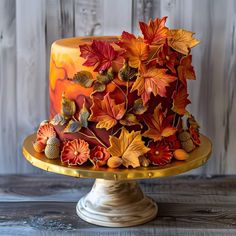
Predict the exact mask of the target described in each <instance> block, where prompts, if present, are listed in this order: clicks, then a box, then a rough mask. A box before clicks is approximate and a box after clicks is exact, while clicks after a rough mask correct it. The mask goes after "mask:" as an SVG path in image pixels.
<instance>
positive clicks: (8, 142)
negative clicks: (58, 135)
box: [0, 0, 18, 173]
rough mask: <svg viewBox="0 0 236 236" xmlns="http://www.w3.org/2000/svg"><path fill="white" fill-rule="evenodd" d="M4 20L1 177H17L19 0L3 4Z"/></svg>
mask: <svg viewBox="0 0 236 236" xmlns="http://www.w3.org/2000/svg"><path fill="white" fill-rule="evenodd" d="M0 17H1V19H0V104H1V105H0V162H1V163H2V164H1V165H0V173H10V172H12V173H14V172H16V165H15V158H16V156H17V149H16V146H17V132H18V131H17V127H16V120H17V116H16V107H17V99H16V85H17V80H16V70H15V68H16V35H15V31H16V21H15V18H16V7H15V0H3V1H0ZM13 157H15V158H13ZM3 163H4V165H3Z"/></svg>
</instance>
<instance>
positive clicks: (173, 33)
mask: <svg viewBox="0 0 236 236" xmlns="http://www.w3.org/2000/svg"><path fill="white" fill-rule="evenodd" d="M193 35H194V33H193V32H190V31H187V30H183V29H172V30H170V31H169V37H168V45H169V46H170V47H172V48H173V49H174V50H175V51H177V52H180V53H182V54H184V55H188V54H189V49H190V48H192V47H195V46H196V45H198V44H199V43H200V41H199V40H197V39H195V38H194V37H193Z"/></svg>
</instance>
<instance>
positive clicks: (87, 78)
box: [72, 70, 94, 88]
mask: <svg viewBox="0 0 236 236" xmlns="http://www.w3.org/2000/svg"><path fill="white" fill-rule="evenodd" d="M72 80H73V81H74V82H75V83H77V84H79V85H81V86H82V87H84V88H90V87H91V86H92V84H93V81H94V80H93V76H92V74H91V73H90V72H89V71H85V70H82V71H79V72H77V73H76V74H75V75H74V77H73V79H72Z"/></svg>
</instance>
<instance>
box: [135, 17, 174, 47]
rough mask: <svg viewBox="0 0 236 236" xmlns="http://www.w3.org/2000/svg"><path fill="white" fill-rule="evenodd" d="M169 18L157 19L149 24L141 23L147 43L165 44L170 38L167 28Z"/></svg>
mask: <svg viewBox="0 0 236 236" xmlns="http://www.w3.org/2000/svg"><path fill="white" fill-rule="evenodd" d="M166 19H167V17H166V16H165V17H163V18H161V19H159V18H156V19H155V20H152V19H151V20H150V21H149V22H148V24H146V23H144V22H139V27H140V29H141V31H142V34H143V37H144V40H145V43H148V44H156V45H157V44H163V43H165V39H166V38H167V37H168V31H169V30H168V28H167V27H166V26H165V23H166Z"/></svg>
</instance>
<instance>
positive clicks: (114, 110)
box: [89, 93, 125, 130]
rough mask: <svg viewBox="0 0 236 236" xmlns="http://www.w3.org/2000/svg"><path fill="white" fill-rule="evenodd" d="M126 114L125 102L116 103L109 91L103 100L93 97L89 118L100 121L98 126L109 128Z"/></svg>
mask: <svg viewBox="0 0 236 236" xmlns="http://www.w3.org/2000/svg"><path fill="white" fill-rule="evenodd" d="M124 114H125V103H121V104H116V103H115V100H114V99H112V98H111V97H110V94H109V93H107V94H106V95H105V96H104V99H103V100H101V99H99V98H96V97H93V105H92V106H91V115H90V117H89V120H90V121H95V122H98V123H97V125H96V127H97V128H105V129H106V130H109V129H110V128H112V127H113V126H115V125H116V124H117V120H120V119H122V117H123V116H124Z"/></svg>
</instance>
